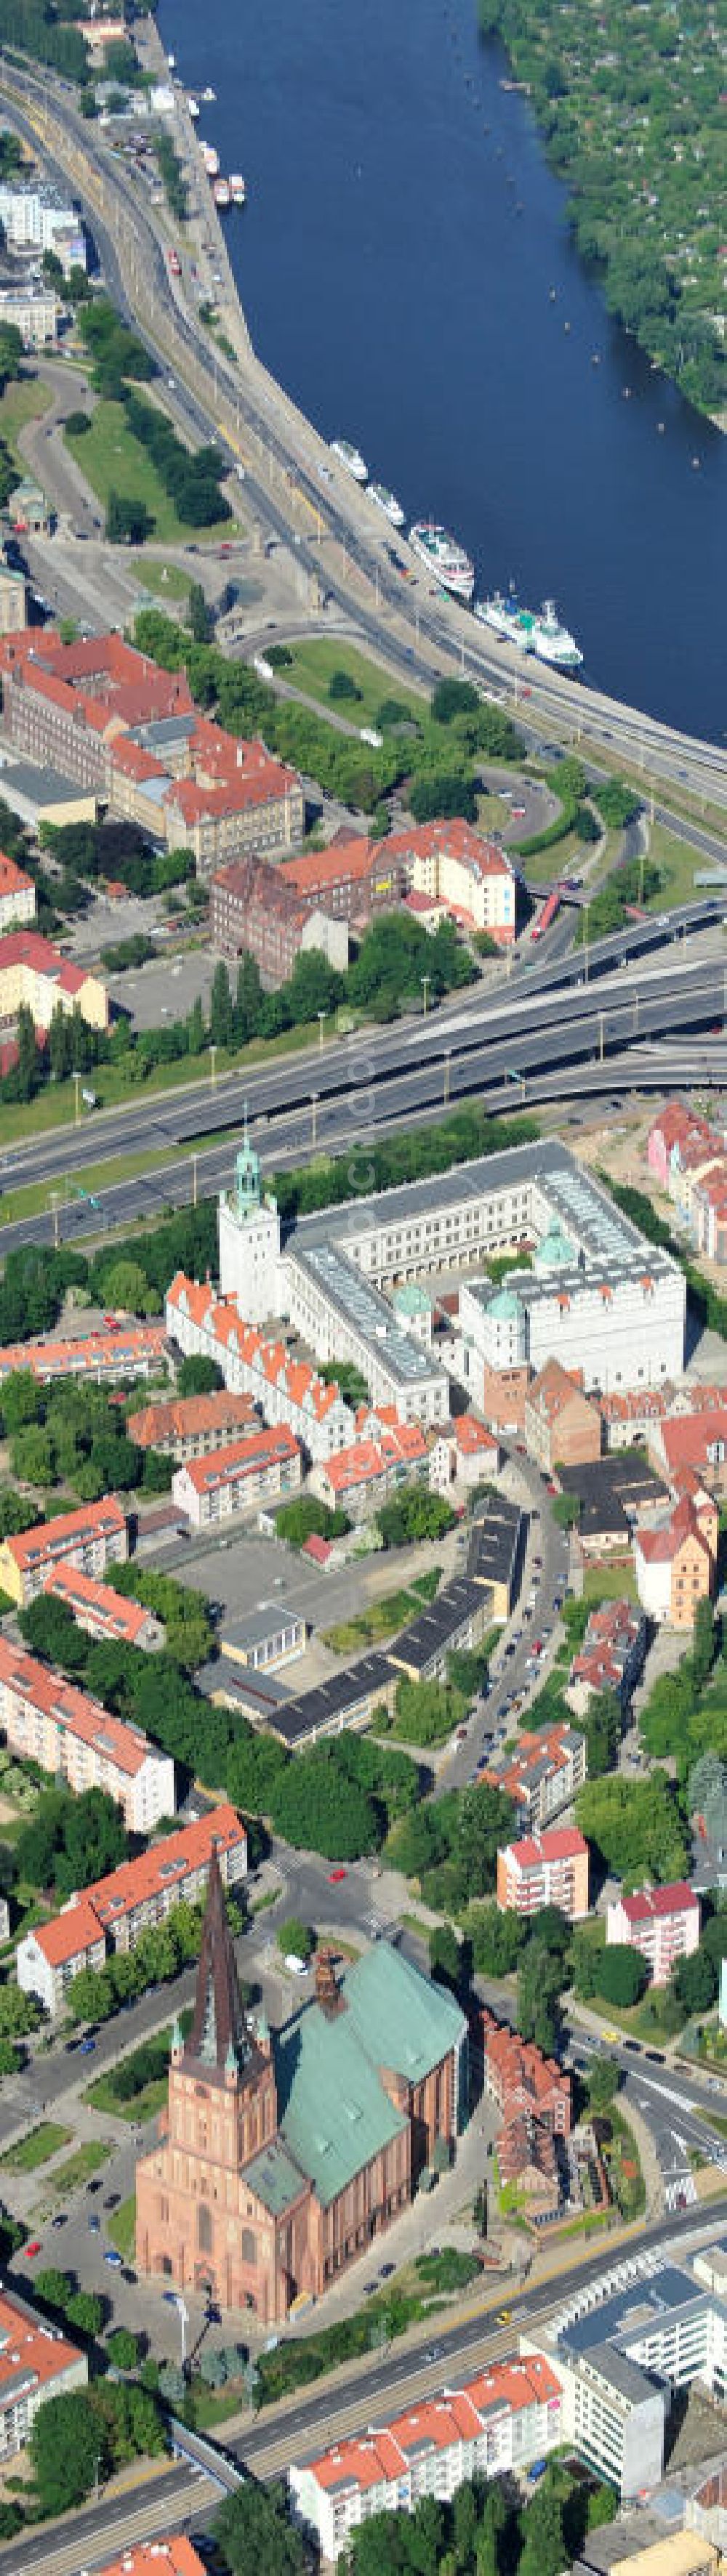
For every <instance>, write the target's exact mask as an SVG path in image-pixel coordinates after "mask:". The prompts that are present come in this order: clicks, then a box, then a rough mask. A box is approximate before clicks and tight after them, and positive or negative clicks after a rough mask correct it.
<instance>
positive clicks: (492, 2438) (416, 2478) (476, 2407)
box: [288, 2354, 562, 2561]
mask: <svg viewBox="0 0 727 2576" xmlns="http://www.w3.org/2000/svg"><path fill="white" fill-rule="evenodd" d="M561 2424H562V2401H561V2392H560V2385H559V2382H558V2379H557V2377H556V2374H555V2371H554V2370H553V2369H552V2367H551V2366H550V2364H549V2363H548V2362H546V2361H545V2359H544V2357H543V2355H542V2354H538V2355H536V2356H534V2358H533V2359H532V2360H530V2359H529V2360H527V2361H525V2362H522V2361H514V2360H513V2361H502V2362H493V2363H492V2365H491V2367H490V2368H489V2369H485V2370H481V2371H479V2372H478V2374H477V2377H476V2378H475V2379H470V2380H467V2381H466V2382H465V2384H464V2386H463V2387H461V2388H450V2389H446V2390H444V2391H443V2392H442V2395H441V2396H438V2397H424V2398H422V2399H420V2401H419V2402H418V2404H417V2405H415V2406H411V2407H408V2408H407V2409H406V2412H405V2413H404V2414H402V2415H397V2416H396V2417H395V2418H394V2421H393V2423H390V2424H386V2425H383V2426H382V2427H381V2429H380V2430H378V2429H376V2428H375V2427H372V2428H370V2429H369V2431H368V2432H367V2433H365V2434H364V2433H361V2434H358V2435H357V2434H353V2435H351V2437H350V2438H349V2439H347V2440H342V2441H340V2442H335V2443H332V2444H331V2447H330V2449H329V2450H327V2451H323V2452H322V2453H321V2454H320V2455H319V2457H318V2458H317V2459H314V2460H310V2461H308V2462H307V2463H306V2464H305V2465H304V2466H302V2467H300V2468H299V2467H297V2466H293V2467H292V2468H290V2469H289V2471H288V2487H289V2492H290V2500H291V2506H292V2511H293V2514H294V2517H295V2520H296V2521H297V2522H298V2523H301V2524H302V2525H303V2527H304V2529H305V2530H306V2531H311V2532H314V2533H315V2536H316V2539H317V2541H318V2545H319V2548H320V2551H321V2555H322V2557H323V2558H325V2559H329V2560H334V2561H335V2560H336V2559H337V2558H338V2557H339V2554H340V2553H341V2551H343V2550H345V2548H346V2546H347V2543H348V2541H349V2539H350V2536H351V2534H352V2532H354V2531H356V2530H358V2529H360V2527H361V2524H362V2523H365V2522H368V2521H369V2520H370V2519H371V2516H372V2515H373V2514H378V2513H397V2512H401V2511H402V2510H403V2511H404V2512H407V2513H412V2512H413V2511H414V2508H415V2506H416V2505H418V2504H419V2503H420V2502H421V2500H422V2498H423V2497H424V2496H434V2497H436V2498H437V2499H438V2500H439V2501H440V2502H442V2503H445V2502H448V2501H449V2499H450V2497H452V2496H454V2495H456V2493H457V2489H458V2487H461V2486H462V2485H463V2484H464V2481H465V2479H469V2478H475V2477H501V2476H503V2475H505V2474H506V2473H507V2472H508V2471H510V2472H513V2473H515V2474H517V2472H518V2471H519V2470H523V2469H527V2468H528V2467H529V2466H530V2465H531V2463H532V2462H533V2461H534V2460H536V2459H539V2458H540V2457H541V2456H543V2455H544V2454H547V2453H548V2452H549V2451H551V2450H553V2449H554V2448H555V2445H556V2444H557V2443H558V2442H559V2441H560V2438H561Z"/></svg>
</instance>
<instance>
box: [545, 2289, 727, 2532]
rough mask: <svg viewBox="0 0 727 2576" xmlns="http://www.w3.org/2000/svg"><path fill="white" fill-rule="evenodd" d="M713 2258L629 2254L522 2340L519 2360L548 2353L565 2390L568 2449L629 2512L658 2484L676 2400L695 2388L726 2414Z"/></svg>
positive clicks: (725, 2310) (725, 2346)
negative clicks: (538, 2330)
mask: <svg viewBox="0 0 727 2576" xmlns="http://www.w3.org/2000/svg"><path fill="white" fill-rule="evenodd" d="M715 2250H716V2249H714V2248H712V2249H710V2248H706V2249H705V2252H704V2254H702V2255H699V2256H698V2257H696V2258H695V2260H694V2263H693V2266H689V2267H688V2266H687V2264H686V2262H685V2263H684V2264H683V2265H682V2264H678V2263H676V2262H670V2261H668V2260H667V2261H664V2262H659V2258H658V2254H655V2256H654V2259H653V2261H648V2262H647V2261H644V2258H643V2257H642V2258H639V2257H638V2256H637V2257H635V2258H634V2257H632V2256H629V2255H628V2254H626V2255H625V2256H624V2257H623V2258H622V2260H621V2261H620V2262H619V2261H618V2260H614V2262H613V2263H612V2265H611V2267H610V2269H609V2270H607V2271H604V2273H603V2274H602V2275H601V2278H600V2280H598V2281H597V2282H594V2283H591V2284H589V2287H588V2289H587V2290H586V2291H585V2292H584V2294H583V2297H582V2298H580V2297H579V2295H578V2293H577V2292H576V2293H575V2294H574V2295H573V2296H572V2297H571V2299H570V2300H569V2301H568V2303H567V2305H565V2306H564V2307H563V2309H562V2310H561V2311H560V2312H559V2313H558V2314H556V2316H555V2318H554V2320H553V2323H552V2325H551V2326H550V2327H546V2329H545V2330H544V2331H543V2332H542V2333H538V2335H537V2337H535V2336H532V2335H529V2334H523V2335H522V2336H521V2339H520V2348H521V2352H522V2353H523V2354H525V2353H528V2354H529V2353H531V2352H532V2351H533V2350H535V2351H538V2352H540V2353H541V2354H542V2355H543V2357H544V2358H546V2359H547V2360H548V2362H549V2364H550V2366H551V2368H552V2369H553V2370H554V2371H555V2373H556V2375H557V2378H558V2380H559V2382H560V2386H561V2390H562V2395H563V2415H562V2434H563V2439H564V2441H570V2442H573V2443H574V2444H575V2447H576V2449H577V2450H578V2451H579V2452H580V2454H581V2458H582V2459H584V2460H585V2461H586V2462H587V2464H588V2466H589V2467H590V2468H593V2469H595V2470H596V2472H597V2474H598V2476H599V2477H605V2478H608V2479H609V2480H610V2481H611V2483H612V2484H613V2485H614V2486H615V2487H616V2488H617V2490H620V2493H621V2496H622V2498H623V2500H624V2502H625V2503H636V2502H637V2500H638V2502H639V2503H641V2502H642V2501H643V2499H644V2497H645V2496H646V2495H648V2493H649V2491H650V2490H651V2489H653V2488H655V2487H658V2485H659V2482H660V2479H661V2477H662V2474H663V2464H664V2447H665V2433H666V2428H667V2423H668V2418H669V2414H670V2411H671V2406H672V2398H673V2394H674V2392H675V2391H684V2390H686V2389H688V2388H691V2387H692V2386H693V2385H694V2383H695V2382H696V2383H697V2384H698V2386H699V2387H700V2388H701V2390H702V2391H703V2392H706V2393H707V2394H708V2395H709V2396H710V2397H712V2399H713V2400H715V2401H716V2405H717V2409H718V2410H720V2411H721V2410H722V2409H723V2408H724V2403H725V2394H726V2392H727V2306H726V2305H725V2301H724V2298H723V2297H722V2295H721V2283H720V2284H717V2283H716V2282H715V2281H714V2279H711V2278H710V2264H709V2254H710V2251H712V2252H714V2251H715ZM679 2420H681V2416H680V2419H679ZM630 2563H631V2564H633V2563H634V2562H633V2561H631V2562H630Z"/></svg>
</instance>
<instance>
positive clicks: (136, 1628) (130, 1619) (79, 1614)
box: [43, 1565, 166, 1654]
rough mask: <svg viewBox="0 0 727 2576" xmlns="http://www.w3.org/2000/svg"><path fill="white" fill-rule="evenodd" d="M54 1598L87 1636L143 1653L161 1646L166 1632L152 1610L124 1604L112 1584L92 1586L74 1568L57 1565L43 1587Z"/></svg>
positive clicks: (89, 1577) (87, 1577) (90, 1580)
mask: <svg viewBox="0 0 727 2576" xmlns="http://www.w3.org/2000/svg"><path fill="white" fill-rule="evenodd" d="M43 1590H44V1592H51V1593H52V1594H53V1596H54V1599H55V1600H57V1601H62V1602H63V1603H64V1605H65V1608H66V1609H67V1610H70V1612H71V1615H72V1617H73V1618H74V1619H75V1621H76V1626H77V1627H78V1628H84V1629H85V1630H86V1634H87V1636H89V1637H99V1638H102V1639H103V1640H104V1642H105V1643H106V1642H108V1641H109V1640H110V1641H111V1642H113V1644H115V1645H122V1646H138V1647H140V1648H141V1651H142V1653H143V1654H149V1653H150V1652H151V1651H152V1650H153V1649H154V1648H155V1647H157V1646H163V1644H164V1639H165V1635H166V1630H165V1628H164V1627H163V1624H162V1621H161V1619H157V1618H155V1615H154V1612H153V1610H147V1609H146V1607H145V1604H144V1602H143V1601H127V1600H125V1598H124V1594H123V1593H122V1592H115V1591H114V1588H113V1585H112V1584H111V1583H94V1580H93V1576H92V1575H90V1574H81V1572H80V1571H79V1568H78V1567H77V1566H73V1565H56V1566H54V1568H53V1571H52V1573H51V1574H49V1576H48V1581H47V1583H44V1585H43Z"/></svg>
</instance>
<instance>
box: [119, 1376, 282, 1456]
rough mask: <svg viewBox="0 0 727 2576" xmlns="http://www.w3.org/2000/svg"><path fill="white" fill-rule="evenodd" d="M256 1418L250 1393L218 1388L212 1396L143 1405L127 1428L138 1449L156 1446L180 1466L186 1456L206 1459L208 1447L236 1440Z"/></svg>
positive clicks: (220, 1445) (182, 1397)
mask: <svg viewBox="0 0 727 2576" xmlns="http://www.w3.org/2000/svg"><path fill="white" fill-rule="evenodd" d="M256 1420H257V1416H256V1412H255V1406H254V1403H253V1400H252V1396H251V1395H230V1394H229V1393H228V1391H227V1388H226V1387H221V1388H219V1390H218V1392H217V1393H216V1394H214V1395H183V1396H176V1397H172V1398H170V1400H169V1402H168V1403H161V1404H146V1405H144V1406H143V1408H142V1410H141V1412H139V1413H131V1414H129V1416H128V1419H127V1424H126V1428H127V1432H128V1436H129V1439H130V1440H133V1441H134V1443H135V1446H136V1448H137V1449H158V1450H160V1452H161V1454H162V1456H163V1457H165V1458H174V1459H176V1462H177V1465H178V1466H182V1465H183V1464H184V1461H185V1460H186V1459H187V1458H206V1457H207V1455H208V1452H209V1450H210V1449H221V1448H223V1447H224V1445H225V1442H226V1441H227V1440H237V1439H239V1436H240V1433H241V1432H242V1431H248V1430H251V1429H252V1427H253V1425H254V1424H255V1423H256Z"/></svg>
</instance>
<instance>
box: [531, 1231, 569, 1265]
mask: <svg viewBox="0 0 727 2576" xmlns="http://www.w3.org/2000/svg"><path fill="white" fill-rule="evenodd" d="M575 1257H576V1256H575V1252H574V1248H573V1245H572V1243H569V1241H568V1236H567V1234H563V1233H562V1231H561V1228H560V1226H559V1225H551V1226H549V1227H548V1232H547V1234H544V1235H543V1237H542V1241H541V1242H540V1243H539V1244H538V1245H537V1247H536V1250H535V1252H534V1253H533V1266H534V1268H535V1269H536V1270H572V1268H573V1263H574V1261H575Z"/></svg>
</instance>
